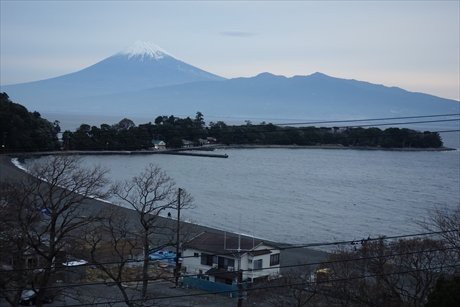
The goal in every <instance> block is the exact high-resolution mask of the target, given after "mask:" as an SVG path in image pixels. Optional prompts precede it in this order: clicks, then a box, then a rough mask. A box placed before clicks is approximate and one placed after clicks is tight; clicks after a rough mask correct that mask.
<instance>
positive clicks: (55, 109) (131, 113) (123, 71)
mask: <svg viewBox="0 0 460 307" xmlns="http://www.w3.org/2000/svg"><path fill="white" fill-rule="evenodd" d="M0 91H5V92H7V93H8V95H9V96H10V98H11V99H12V100H13V101H16V102H18V103H21V104H23V105H25V106H26V107H27V108H29V109H30V110H37V111H39V112H41V113H54V114H79V115H92V116H100V115H111V116H117V117H119V118H122V117H144V118H145V117H148V118H155V117H156V116H158V115H169V114H175V115H184V114H187V115H193V114H195V112H196V111H201V112H202V113H203V114H205V116H214V117H219V116H220V117H221V118H227V119H228V118H231V117H237V118H242V119H273V118H278V119H280V118H289V119H327V120H329V119H344V118H354V119H355V118H369V117H393V116H412V115H425V114H430V115H431V114H440V113H460V103H459V101H456V100H452V99H444V98H440V97H436V96H433V95H428V94H423V93H414V92H409V91H406V90H404V89H401V88H397V87H387V86H383V85H378V84H372V83H368V82H363V81H357V80H352V79H341V78H335V77H331V76H328V75H325V74H322V73H314V74H311V75H307V76H294V77H291V78H287V77H284V76H276V75H273V74H270V73H262V74H259V75H257V76H254V77H250V78H234V79H225V78H222V77H220V76H217V75H215V74H212V73H209V72H206V71H204V70H201V69H199V68H197V67H194V66H192V65H189V64H187V63H185V62H182V61H180V60H178V59H176V58H175V57H173V56H172V55H170V54H168V53H167V52H166V51H164V50H162V49H161V48H159V47H157V46H155V45H153V44H150V43H144V42H137V43H135V44H134V45H133V46H131V47H130V48H128V49H126V50H124V51H122V52H119V53H117V54H115V55H113V56H111V57H108V58H106V59H104V60H102V61H100V62H98V63H96V64H94V65H92V66H90V67H87V68H85V69H82V70H80V71H77V72H74V73H70V74H67V75H63V76H60V77H56V78H52V79H47V80H42V81H35V82H29V83H23V84H16V85H8V86H2V87H1V89H0Z"/></svg>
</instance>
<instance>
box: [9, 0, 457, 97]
mask: <svg viewBox="0 0 460 307" xmlns="http://www.w3.org/2000/svg"><path fill="white" fill-rule="evenodd" d="M0 1H1V2H0V5H1V13H0V23H1V27H0V37H1V38H0V42H1V46H0V52H1V57H0V59H1V72H0V73H1V75H0V83H1V84H12V83H19V82H25V81H33V80H39V79H45V78H49V77H54V76H58V75H62V74H65V73H69V72H73V71H76V70H79V69H82V68H84V67H86V66H89V65H91V64H94V63H96V62H98V61H100V60H102V59H103V58H105V57H108V56H110V55H112V54H114V53H117V52H118V51H121V50H123V49H125V48H126V47H128V46H129V45H131V44H132V43H133V42H134V41H137V40H143V41H149V42H152V43H155V44H157V45H159V46H160V47H162V48H163V49H165V50H166V51H168V52H169V53H171V54H172V55H174V56H175V57H177V58H178V59H181V60H183V61H185V62H187V63H189V64H192V65H194V66H197V67H200V68H202V69H205V70H207V71H209V72H212V73H215V74H218V75H221V76H223V77H227V78H231V77H239V76H254V75H256V74H258V73H260V72H264V71H268V72H272V73H275V74H280V75H285V76H293V75H308V74H311V73H313V72H316V71H320V72H323V73H326V74H328V75H332V76H336V77H344V78H349V79H358V80H365V81H370V82H373V83H381V84H385V85H388V86H399V87H402V88H405V89H407V90H411V91H420V92H425V93H430V94H434V95H437V96H441V97H446V98H454V99H457V100H459V98H460V89H459V87H460V86H459V84H460V71H459V70H460V60H459V57H460V55H459V54H460V33H459V32H460V30H459V29H460V22H459V20H460V17H459V15H460V6H459V3H460V2H459V1H445V2H441V1H421V2H418V1H406V2H399V1H374V2H363V1H357V2H345V1H340V2H334V1H325V2H310V1H309V2H306V1H304V2H301V1H296V2H285V1H283V2H276V1H270V2H241V1H235V2H231V1H229V2H217V1H203V2H192V1H186V2H179V1H173V2H153V1H129V2H128V1H98V2H94V1H92V2H90V1H5V0H0Z"/></svg>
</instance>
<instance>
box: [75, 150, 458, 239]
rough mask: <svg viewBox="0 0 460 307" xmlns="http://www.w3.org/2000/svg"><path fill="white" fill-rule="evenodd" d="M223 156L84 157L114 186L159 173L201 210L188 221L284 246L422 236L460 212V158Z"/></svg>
mask: <svg viewBox="0 0 460 307" xmlns="http://www.w3.org/2000/svg"><path fill="white" fill-rule="evenodd" d="M216 153H226V154H228V155H229V158H228V159H218V158H202V157H190V156H173V155H141V156H139V155H134V156H126V155H111V156H85V157H84V158H83V163H84V164H85V165H88V166H92V165H101V166H103V167H105V168H107V169H109V170H110V178H111V179H112V180H113V181H122V180H127V179H130V178H131V177H132V176H135V175H137V174H139V173H140V172H141V171H142V170H143V169H144V168H145V167H146V165H148V164H149V163H153V164H156V165H158V166H160V167H161V168H162V169H163V170H165V171H166V172H167V174H168V175H169V176H170V177H172V178H173V179H174V181H175V182H176V184H177V187H181V188H184V189H186V190H187V191H188V192H189V193H190V194H191V195H192V196H193V198H194V204H195V208H194V209H190V210H184V211H182V212H181V216H182V217H183V218H185V219H187V220H189V221H192V222H195V223H199V224H202V225H206V226H211V227H216V228H219V229H223V230H228V231H235V232H240V233H244V234H249V235H254V236H256V237H261V238H264V239H268V240H273V241H278V242H286V243H297V244H303V243H314V242H328V241H335V240H359V239H362V238H367V237H368V236H371V237H372V236H377V235H387V236H391V235H401V234H411V233H416V232H420V231H423V229H422V227H421V226H420V223H421V222H423V221H424V220H426V219H428V218H429V216H430V214H432V212H433V210H434V209H435V208H447V209H449V208H450V209H452V208H454V207H456V206H457V205H459V202H460V151H458V150H457V151H447V152H393V151H366V150H332V149H226V150H218V151H216ZM166 214H167V213H166V212H165V215H166ZM172 214H173V216H174V215H175V213H174V212H172Z"/></svg>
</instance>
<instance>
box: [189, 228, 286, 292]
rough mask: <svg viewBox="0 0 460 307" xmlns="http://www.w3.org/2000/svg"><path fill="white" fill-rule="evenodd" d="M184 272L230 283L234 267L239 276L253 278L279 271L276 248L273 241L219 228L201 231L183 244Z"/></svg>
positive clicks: (260, 277)
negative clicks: (236, 233) (269, 241)
mask: <svg viewBox="0 0 460 307" xmlns="http://www.w3.org/2000/svg"><path fill="white" fill-rule="evenodd" d="M182 257H183V261H182V267H183V269H184V270H185V272H186V274H187V275H194V276H196V277H197V278H201V279H205V280H208V281H212V282H217V283H224V284H229V285H232V284H233V285H234V284H236V283H237V275H238V267H239V268H240V269H241V270H242V280H243V281H249V282H257V281H261V280H265V279H270V278H276V277H278V276H279V274H280V250H279V247H277V246H275V244H273V243H266V242H264V241H263V240H260V239H255V238H252V237H248V236H242V235H241V236H238V235H235V234H227V233H223V232H220V233H218V232H216V233H214V232H203V233H201V234H199V235H198V236H196V237H195V238H193V239H192V240H190V241H188V242H187V243H186V244H184V246H183V251H182Z"/></svg>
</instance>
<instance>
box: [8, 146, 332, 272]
mask: <svg viewBox="0 0 460 307" xmlns="http://www.w3.org/2000/svg"><path fill="white" fill-rule="evenodd" d="M17 157H18V156H17V155H5V154H3V155H0V182H1V181H9V180H13V181H15V180H22V179H25V178H27V176H31V175H30V174H29V173H27V172H26V171H24V170H22V169H20V168H18V167H17V166H16V165H14V163H13V162H12V161H11V160H12V159H13V158H17ZM80 206H81V209H82V210H84V212H85V214H87V215H92V216H106V215H107V214H110V213H114V212H118V213H119V214H123V215H125V216H126V219H127V220H129V221H132V223H136V222H137V219H136V212H135V211H134V210H133V209H130V208H127V207H122V206H119V205H117V204H114V203H111V202H108V201H106V200H99V199H94V198H87V199H85V200H84V201H83V202H82V203H81V204H80ZM176 222H177V221H176V220H175V219H172V218H168V217H162V216H158V223H159V225H163V226H168V227H175V224H176ZM181 224H182V225H183V227H184V228H183V232H184V234H186V235H188V236H192V237H193V236H195V235H198V234H200V233H202V232H204V231H206V232H213V233H221V234H222V233H224V232H227V233H228V234H234V235H238V233H236V232H234V231H225V230H222V229H218V228H213V227H209V226H205V225H200V224H196V223H192V222H188V221H181ZM132 225H135V224H132ZM162 235H164V234H161V233H159V234H158V236H159V237H161V236H162ZM240 235H245V234H240ZM258 239H261V240H262V241H264V242H267V243H274V244H276V245H278V246H280V247H290V246H293V245H292V244H288V243H282V242H275V241H271V240H269V239H266V238H258ZM282 254H283V256H282V257H280V258H281V264H282V265H283V266H286V265H287V266H288V265H292V264H297V263H299V262H307V261H309V262H320V261H323V260H325V259H326V257H327V255H328V254H329V253H327V252H324V251H321V250H317V249H312V248H294V249H287V250H282Z"/></svg>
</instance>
